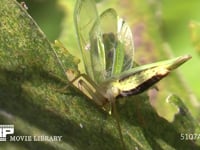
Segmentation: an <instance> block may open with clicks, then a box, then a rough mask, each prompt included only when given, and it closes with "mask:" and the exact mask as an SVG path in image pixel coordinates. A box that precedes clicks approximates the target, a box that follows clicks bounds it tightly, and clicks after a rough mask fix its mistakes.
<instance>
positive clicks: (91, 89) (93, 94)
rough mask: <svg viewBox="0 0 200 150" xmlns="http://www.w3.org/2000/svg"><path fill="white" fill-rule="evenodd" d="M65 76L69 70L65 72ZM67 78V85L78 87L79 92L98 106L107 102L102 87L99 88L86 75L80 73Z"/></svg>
mask: <svg viewBox="0 0 200 150" xmlns="http://www.w3.org/2000/svg"><path fill="white" fill-rule="evenodd" d="M67 76H69V72H67ZM68 78H69V77H68ZM69 80H70V83H69V85H73V86H74V87H75V88H76V89H78V90H79V91H80V92H81V93H83V94H84V95H85V96H87V97H88V98H89V99H91V100H92V101H94V102H95V103H96V104H97V105H99V106H100V107H103V106H104V105H105V104H107V103H108V100H107V98H106V97H104V94H103V93H104V91H103V89H100V88H99V87H98V86H97V85H96V83H94V81H92V80H91V79H90V78H89V77H88V76H87V75H85V74H80V75H78V76H77V77H75V78H70V79H69Z"/></svg>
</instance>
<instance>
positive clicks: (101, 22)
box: [90, 9, 134, 82]
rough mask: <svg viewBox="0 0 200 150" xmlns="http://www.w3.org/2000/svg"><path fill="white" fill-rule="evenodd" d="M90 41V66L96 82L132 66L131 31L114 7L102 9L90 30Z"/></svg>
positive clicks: (132, 47)
mask: <svg viewBox="0 0 200 150" xmlns="http://www.w3.org/2000/svg"><path fill="white" fill-rule="evenodd" d="M90 43H91V61H92V68H93V71H94V75H95V80H96V81H97V82H101V81H103V80H105V79H106V78H109V77H111V76H113V75H116V74H119V73H121V72H122V71H125V70H128V69H129V68H131V67H132V62H133V53H134V46H133V38H132V33H131V30H130V28H129V26H128V25H127V24H126V23H125V22H124V21H123V20H122V19H119V18H118V16H117V13H116V11H115V10H114V9H108V10H106V11H104V12H103V13H102V14H101V16H100V19H98V20H96V22H95V24H94V26H93V28H92V30H91V32H90Z"/></svg>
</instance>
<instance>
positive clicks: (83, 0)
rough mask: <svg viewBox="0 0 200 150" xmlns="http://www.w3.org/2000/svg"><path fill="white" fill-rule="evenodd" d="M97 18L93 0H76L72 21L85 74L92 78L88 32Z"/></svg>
mask: <svg viewBox="0 0 200 150" xmlns="http://www.w3.org/2000/svg"><path fill="white" fill-rule="evenodd" d="M97 18H98V13H97V9H96V6H95V3H94V1H93V0H77V2H76V6H75V11H74V22H75V27H76V32H77V36H78V42H79V47H80V49H81V53H82V58H83V62H84V67H85V71H86V73H87V75H89V77H90V78H91V79H93V80H94V74H93V70H92V62H91V56H90V55H91V53H90V40H89V32H90V30H91V28H92V27H93V25H94V22H95V21H96V20H97Z"/></svg>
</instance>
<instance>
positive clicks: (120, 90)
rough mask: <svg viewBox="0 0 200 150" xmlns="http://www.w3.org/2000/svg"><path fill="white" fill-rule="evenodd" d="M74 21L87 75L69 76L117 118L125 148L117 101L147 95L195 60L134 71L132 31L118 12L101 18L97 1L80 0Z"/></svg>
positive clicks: (111, 11)
mask: <svg viewBox="0 0 200 150" xmlns="http://www.w3.org/2000/svg"><path fill="white" fill-rule="evenodd" d="M74 21H75V26H76V32H77V37H78V42H79V46H80V49H81V53H82V58H83V62H84V67H85V72H86V73H84V74H80V75H79V76H77V77H76V76H75V74H74V73H73V72H72V71H71V70H67V72H66V75H67V77H68V79H69V81H71V84H72V85H73V86H74V87H75V88H76V89H78V90H79V91H80V92H82V93H83V94H84V95H86V96H87V97H88V98H89V99H90V100H92V101H93V102H94V103H96V104H97V105H98V106H99V107H101V108H102V109H103V110H105V111H107V112H109V114H113V115H114V116H115V118H116V120H117V125H118V130H119V134H120V138H121V141H122V144H123V147H124V149H125V145H124V142H123V136H122V133H121V129H120V125H119V121H118V120H119V119H118V117H117V114H116V113H117V112H116V108H115V101H116V99H117V98H118V97H124V96H129V95H137V94H140V93H142V92H144V91H145V90H147V89H148V88H150V87H151V86H152V85H154V84H155V83H157V82H158V81H159V80H161V79H162V78H164V77H165V76H167V75H168V74H169V73H170V72H171V71H172V70H174V69H176V68H177V67H179V66H180V65H181V64H183V63H184V62H186V61H187V60H189V59H190V58H191V57H190V56H189V55H184V56H180V57H177V58H174V59H170V60H166V61H161V62H157V63H152V64H148V65H143V66H139V67H135V68H133V64H134V63H133V62H134V44H133V37H132V32H131V29H130V27H129V26H128V25H127V23H126V22H125V21H124V20H123V19H121V18H119V17H118V16H117V13H116V11H115V10H114V9H107V10H105V11H104V12H103V13H102V14H101V15H98V12H97V9H96V6H95V3H94V1H93V0H77V2H76V6H75V11H74Z"/></svg>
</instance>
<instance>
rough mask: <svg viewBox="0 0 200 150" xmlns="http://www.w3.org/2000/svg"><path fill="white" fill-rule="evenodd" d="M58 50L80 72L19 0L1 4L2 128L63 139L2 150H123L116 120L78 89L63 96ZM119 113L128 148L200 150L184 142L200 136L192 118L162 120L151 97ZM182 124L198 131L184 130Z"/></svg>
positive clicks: (131, 103) (128, 103)
mask: <svg viewBox="0 0 200 150" xmlns="http://www.w3.org/2000/svg"><path fill="white" fill-rule="evenodd" d="M66 38H70V37H66ZM54 50H56V52H57V53H58V57H59V59H60V60H61V61H62V62H63V64H64V68H66V69H68V68H73V69H77V59H76V58H74V57H72V56H71V55H70V54H69V53H68V52H67V51H66V49H64V48H60V47H58V46H57V45H52V44H50V42H49V41H48V40H47V38H46V36H45V35H44V34H43V32H42V31H41V30H40V28H39V27H38V26H37V24H36V23H35V22H34V21H33V19H32V18H31V17H30V15H29V14H28V13H27V12H26V10H25V9H24V8H23V7H21V5H20V4H18V3H17V2H16V1H15V0H2V1H1V3H0V124H14V125H15V134H14V135H15V136H22V135H31V136H33V135H59V136H62V141H61V142H33V141H32V142H5V143H2V142H1V143H0V145H1V146H0V149H2V150H3V149H12V148H13V149H20V150H21V149H23V150H26V149H27V150H30V149H33V150H34V149H48V150H62V149H67V150H68V149H80V150H82V149H88V150H90V149H91V150H93V149H95V150H101V149H108V150H110V149H116V150H117V149H121V148H120V146H119V145H120V140H119V135H118V132H117V128H116V123H115V120H114V119H113V118H112V117H111V116H109V115H108V114H107V113H104V112H103V111H102V110H101V109H100V108H97V107H96V105H94V104H93V103H91V102H90V101H89V100H87V98H85V97H83V96H82V95H81V94H79V93H78V92H77V91H75V90H74V89H73V88H68V89H66V90H65V91H64V92H63V90H62V89H63V88H64V87H65V86H66V84H67V80H66V78H65V76H64V72H63V69H62V68H61V67H60V65H59V63H58V61H57V58H56V56H55V53H54ZM177 78H178V77H177V75H176V74H174V75H173V77H172V78H171V80H172V81H171V83H174V82H175V83H176V85H175V86H177V87H180V85H181V84H180V82H176V81H177ZM166 88H168V87H167V86H166ZM175 89H176V88H175ZM162 90H163V89H161V90H160V93H162ZM183 91H184V88H183V89H182V90H181V92H182V93H184V92H183ZM182 97H184V98H187V96H182ZM122 101H123V100H122V99H120V100H119V101H118V102H122ZM118 111H119V116H120V123H121V126H122V131H123V136H124V139H125V144H126V146H127V149H134V148H135V149H144V150H145V149H199V147H200V146H199V143H197V142H195V141H190V140H183V141H181V140H180V133H182V132H184V131H199V130H198V128H199V127H197V125H196V124H195V120H194V119H192V117H187V118H186V119H187V121H185V120H184V119H178V120H177V121H176V125H175V123H174V122H175V121H174V122H173V123H170V122H168V121H167V120H165V119H163V118H162V117H160V116H159V115H158V113H157V112H156V111H155V109H154V108H153V107H152V106H151V105H150V103H149V99H148V97H147V95H146V94H143V95H140V96H137V97H134V96H133V97H129V98H128V99H126V102H125V103H124V104H118ZM179 116H180V117H184V116H183V115H181V114H180V115H179ZM175 120H176V119H175ZM182 122H187V124H188V122H191V124H193V123H194V126H192V128H191V130H188V128H190V127H188V128H187V126H185V127H184V128H186V129H184V128H183V130H179V129H178V128H179V127H180V126H181V125H182ZM191 124H190V125H191Z"/></svg>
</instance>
